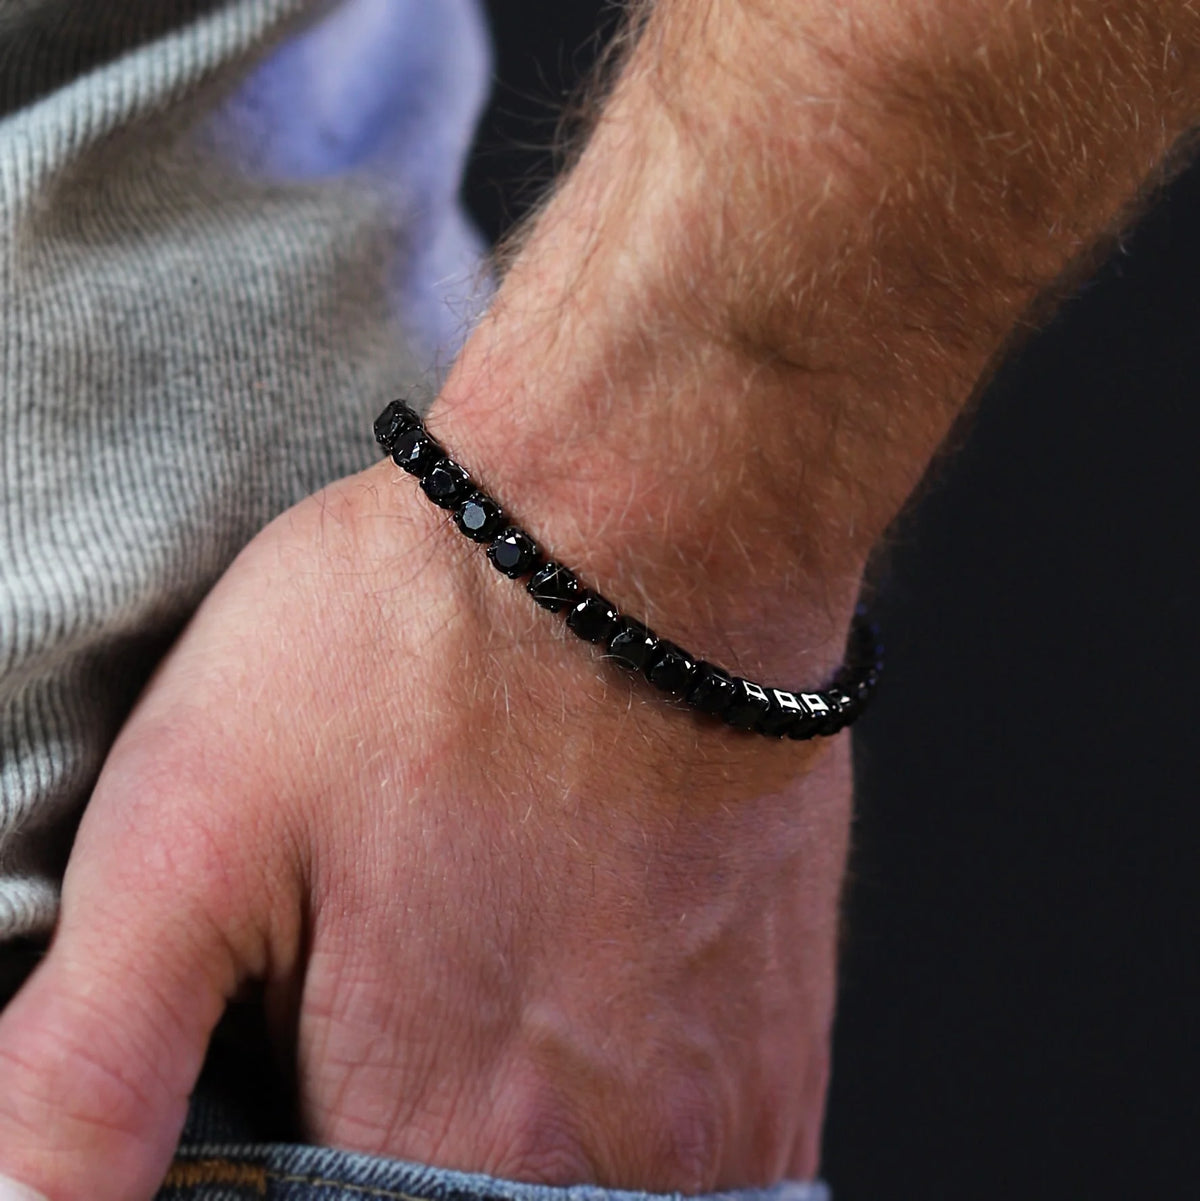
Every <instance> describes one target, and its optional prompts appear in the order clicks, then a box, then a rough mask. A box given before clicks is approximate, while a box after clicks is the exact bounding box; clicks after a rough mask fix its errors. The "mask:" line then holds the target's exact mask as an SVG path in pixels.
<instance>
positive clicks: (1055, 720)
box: [467, 0, 1200, 1201]
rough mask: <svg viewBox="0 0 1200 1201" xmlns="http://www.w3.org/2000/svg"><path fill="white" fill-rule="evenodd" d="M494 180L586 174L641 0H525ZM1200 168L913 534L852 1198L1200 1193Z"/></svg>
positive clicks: (855, 1028)
mask: <svg viewBox="0 0 1200 1201" xmlns="http://www.w3.org/2000/svg"><path fill="white" fill-rule="evenodd" d="M489 8H490V11H491V15H492V20H493V24H494V33H495V36H496V45H497V88H496V92H495V96H494V100H493V103H492V106H491V109H490V110H489V112H488V115H487V118H486V120H485V124H484V127H483V130H482V131H481V134H480V138H479V144H478V147H477V153H476V155H475V160H474V164H473V166H472V169H471V173H470V176H469V179H468V183H467V195H468V200H469V202H470V204H471V207H472V209H473V211H474V212H475V214H476V216H477V218H478V219H479V221H480V223H481V225H482V226H483V227H484V229H485V230H486V231H487V232H488V233H489V234H490V235H492V236H495V235H496V234H498V233H499V232H500V231H501V230H503V229H504V228H506V226H507V224H508V222H509V221H511V220H512V219H513V218H515V217H517V216H519V215H520V213H521V212H522V211H524V208H525V206H526V204H527V203H528V202H529V200H530V199H531V198H533V197H534V196H536V195H537V192H538V186H539V184H540V183H542V182H544V181H545V180H546V179H547V178H548V177H549V175H550V173H551V170H552V156H551V153H550V149H549V148H550V145H551V143H552V141H553V134H554V128H555V122H556V116H557V113H558V111H559V108H560V107H561V104H562V101H563V99H564V97H565V96H566V94H567V93H568V92H569V91H570V89H571V87H572V86H573V84H574V83H575V81H576V80H577V79H578V78H579V76H580V74H581V73H582V72H584V71H585V70H586V69H587V66H588V64H589V62H590V61H591V58H592V55H593V52H594V49H595V46H596V44H597V42H596V36H597V31H598V30H601V29H611V27H612V20H613V12H612V9H611V8H610V7H608V6H606V5H604V4H602V3H599V2H596V0H570V2H564V0H536V2H535V0H491V3H490V5H489ZM1198 393H1200V169H1197V170H1194V171H1192V172H1190V173H1189V174H1188V175H1186V176H1184V177H1183V178H1182V179H1180V180H1179V181H1178V183H1177V184H1176V185H1175V186H1174V187H1173V188H1172V189H1171V191H1170V193H1169V194H1168V195H1167V196H1166V197H1165V198H1164V200H1163V202H1162V203H1160V204H1159V205H1157V207H1156V208H1155V209H1154V211H1153V212H1152V213H1151V214H1150V215H1149V217H1148V218H1147V219H1146V220H1144V221H1143V222H1142V224H1141V226H1140V227H1139V228H1138V230H1137V231H1136V232H1135V234H1134V235H1133V236H1132V237H1131V238H1129V239H1128V240H1127V243H1126V245H1125V246H1124V247H1123V248H1122V251H1121V252H1120V253H1119V254H1118V255H1117V256H1115V257H1114V258H1113V260H1112V261H1111V262H1110V263H1109V264H1108V265H1107V266H1106V268H1105V269H1104V270H1103V271H1102V272H1101V274H1100V276H1099V277H1098V278H1097V279H1095V280H1094V281H1092V282H1090V283H1089V284H1088V285H1086V286H1085V287H1084V288H1083V289H1082V290H1081V292H1080V294H1079V295H1078V297H1077V298H1076V299H1075V300H1074V301H1072V302H1071V303H1070V304H1069V305H1068V306H1067V307H1066V308H1065V310H1064V311H1063V312H1062V313H1061V314H1060V315H1059V317H1058V318H1057V320H1056V321H1055V322H1054V324H1053V325H1052V327H1051V328H1049V329H1048V330H1046V331H1045V332H1044V333H1043V334H1042V335H1040V336H1039V337H1038V338H1037V339H1035V340H1034V341H1033V342H1032V343H1031V344H1030V345H1029V346H1028V347H1027V348H1026V349H1025V350H1024V351H1023V352H1022V353H1021V355H1020V357H1019V359H1017V360H1016V361H1013V362H1011V363H1010V364H1009V365H1008V366H1007V367H1006V368H1005V369H1004V370H1003V371H1002V372H1001V374H1000V376H999V378H998V379H997V380H996V381H995V384H994V386H993V387H992V388H991V389H990V391H989V393H988V395H987V396H986V397H985V399H984V401H983V404H982V406H981V408H980V411H979V413H978V415H977V417H976V419H975V420H974V422H973V424H972V429H971V433H970V436H969V438H968V439H967V441H966V444H965V446H963V447H962V448H961V449H960V450H958V451H957V453H955V454H954V455H953V456H952V457H951V458H950V459H949V460H948V461H946V462H945V463H943V464H942V465H941V467H940V468H939V469H938V470H937V472H936V477H937V478H936V480H935V481H934V483H933V485H932V486H931V487H930V488H929V489H928V490H927V491H926V492H925V494H924V497H923V499H922V501H921V503H920V504H919V505H918V506H917V507H916V509H915V511H914V512H913V513H912V514H910V515H909V516H908V517H907V518H906V519H905V520H904V521H903V522H902V523H901V527H900V529H898V530H897V531H896V538H895V548H894V550H893V551H892V553H891V554H890V556H889V564H888V573H887V576H886V578H885V586H884V589H883V595H882V598H881V603H880V605H879V613H880V617H881V618H882V620H883V622H884V623H885V631H886V634H887V636H888V645H889V651H890V665H889V671H888V675H887V679H886V683H885V686H884V688H883V690H882V692H881V695H880V698H879V700H878V702H877V705H876V707H875V708H874V710H873V711H872V713H871V714H870V715H869V717H868V718H867V719H866V720H864V722H863V724H862V726H861V734H860V736H859V738H858V742H857V752H856V753H857V761H858V771H859V780H860V785H859V800H858V818H857V824H856V849H855V853H854V859H853V865H852V866H853V884H852V887H851V890H850V893H849V897H848V904H847V937H846V945H845V951H844V957H843V965H842V981H843V983H842V999H841V1008H840V1016H839V1021H838V1027H837V1036H836V1045H835V1075H834V1085H833V1091H832V1096H831V1103H830V1111H829V1120H828V1127H827V1133H826V1148H825V1169H824V1170H825V1175H826V1176H827V1178H828V1179H829V1180H830V1181H831V1182H832V1184H833V1186H834V1191H835V1197H836V1199H837V1201H882V1199H884V1198H889V1199H897V1201H904V1199H906V1198H919V1199H921V1201H942V1199H951V1198H953V1199H954V1201H960V1199H972V1201H991V1199H993V1198H995V1199H996V1201H1000V1199H1001V1198H1003V1199H1004V1201H1013V1199H1014V1198H1020V1199H1021V1201H1035V1199H1041V1198H1045V1199H1047V1201H1049V1199H1051V1198H1053V1199H1055V1201H1061V1199H1062V1198H1077V1197H1078V1198H1085V1197H1086V1198H1089V1199H1091V1198H1109V1197H1112V1198H1118V1197H1120V1198H1126V1197H1129V1196H1133V1195H1137V1196H1154V1197H1200V1016H1198V1008H1200V916H1198V915H1200V888H1198V887H1197V863H1198V860H1200V817H1198V816H1197V815H1198V811H1200V787H1198V785H1200V766H1198V763H1197V750H1198V749H1200V737H1197V734H1196V732H1195V729H1194V727H1195V724H1196V721H1197V715H1198V714H1200V706H1197V704H1196V700H1195V694H1196V688H1197V682H1198V677H1200V672H1198V668H1200V652H1198V649H1197V641H1198V635H1197V632H1196V626H1195V622H1194V621H1193V619H1192V610H1193V609H1194V608H1195V607H1196V606H1197V604H1200V579H1198V573H1197V568H1196V559H1197V544H1198V542H1200V539H1198V537H1197V533H1196V520H1197V516H1198V515H1200V471H1198V465H1200V464H1198V460H1200V454H1198V448H1200V405H1198V403H1197V401H1198V399H1200V398H1198V395H1197V394H1198Z"/></svg>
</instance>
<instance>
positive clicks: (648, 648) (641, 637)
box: [608, 617, 658, 671]
mask: <svg viewBox="0 0 1200 1201" xmlns="http://www.w3.org/2000/svg"><path fill="white" fill-rule="evenodd" d="M657 647H658V639H657V638H656V637H655V636H654V634H653V632H652V631H650V630H648V629H647V628H646V627H645V626H644V625H642V623H641V622H640V621H634V620H633V618H632V617H623V618H621V624H620V625H619V626H618V627H617V632H616V633H615V634H614V635H613V636H612V637H611V638H610V639H609V640H608V653H609V654H610V655H612V657H613V658H614V659H615V660H616V661H617V662H618V663H619V664H620V665H621V666H622V667H627V668H629V670H630V671H644V670H645V667H646V664H647V663H649V662H650V656H651V655H653V654H654V652H655V650H656V649H657Z"/></svg>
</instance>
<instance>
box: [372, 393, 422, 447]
mask: <svg viewBox="0 0 1200 1201" xmlns="http://www.w3.org/2000/svg"><path fill="white" fill-rule="evenodd" d="M420 424H421V419H420V417H418V416H417V415H416V413H414V412H413V411H412V409H410V408H409V407H408V405H406V404H405V403H404V401H402V400H393V401H392V403H391V404H390V405H388V407H387V408H386V409H384V410H383V412H382V413H380V414H379V416H378V417H376V418H375V441H376V442H378V443H379V445H380V446H382V447H383V449H384V450H386V451H387V452H388V454H391V452H392V448H393V447H394V446H395V445H396V439H397V438H399V437H400V435H401V434H402V433H404V431H405V430H410V429H414V428H416V427H417V426H419V425H420Z"/></svg>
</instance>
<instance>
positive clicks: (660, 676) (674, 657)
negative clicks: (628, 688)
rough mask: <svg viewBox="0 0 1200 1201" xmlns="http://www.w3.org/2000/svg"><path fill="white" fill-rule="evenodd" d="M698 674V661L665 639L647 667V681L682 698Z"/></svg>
mask: <svg viewBox="0 0 1200 1201" xmlns="http://www.w3.org/2000/svg"><path fill="white" fill-rule="evenodd" d="M695 674H696V661H695V659H693V658H692V657H691V655H689V654H688V653H687V651H685V650H683V649H682V648H681V647H678V646H676V645H675V644H674V643H673V642H667V641H666V639H663V640H662V641H660V642H659V644H658V650H657V651H655V652H654V654H653V655H652V656H651V657H650V661H649V663H648V664H647V666H646V679H648V680H649V681H650V683H651V684H653V685H654V686H655V688H661V689H662V690H663V692H671V693H674V694H675V695H676V696H682V695H683V693H685V692H687V690H688V687H689V686H690V685H691V682H692V677H693V676H694V675H695Z"/></svg>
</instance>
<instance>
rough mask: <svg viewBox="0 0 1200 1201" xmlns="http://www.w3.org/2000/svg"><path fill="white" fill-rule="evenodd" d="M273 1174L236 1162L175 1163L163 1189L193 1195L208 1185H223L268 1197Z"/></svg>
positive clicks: (243, 1161)
mask: <svg viewBox="0 0 1200 1201" xmlns="http://www.w3.org/2000/svg"><path fill="white" fill-rule="evenodd" d="M268 1175H269V1173H268V1171H267V1170H266V1169H265V1168H263V1167H262V1166H261V1165H259V1164H255V1163H250V1162H248V1161H246V1160H235V1159H219V1158H215V1157H213V1158H209V1159H191V1160H180V1159H177V1160H175V1162H174V1163H172V1164H171V1167H170V1170H169V1171H168V1172H167V1178H166V1180H164V1181H163V1188H167V1189H175V1190H177V1191H183V1190H187V1191H189V1192H190V1191H192V1190H193V1189H198V1188H204V1187H205V1186H206V1185H210V1184H219V1185H226V1186H230V1185H231V1186H233V1187H234V1188H245V1189H253V1190H254V1193H255V1196H258V1197H265V1196H266V1195H267V1177H268Z"/></svg>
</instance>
